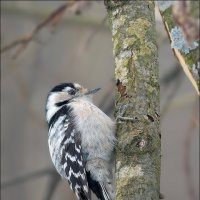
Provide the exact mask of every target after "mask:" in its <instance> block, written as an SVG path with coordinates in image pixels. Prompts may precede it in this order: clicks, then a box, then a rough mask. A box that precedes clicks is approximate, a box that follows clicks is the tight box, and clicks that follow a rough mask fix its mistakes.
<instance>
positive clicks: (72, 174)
mask: <svg viewBox="0 0 200 200" xmlns="http://www.w3.org/2000/svg"><path fill="white" fill-rule="evenodd" d="M61 146H63V148H62V152H61V164H62V166H63V167H64V172H65V174H66V177H67V179H68V182H69V184H70V187H71V188H72V190H74V192H75V193H76V196H77V197H78V199H80V200H89V199H90V192H89V188H88V182H87V176H86V170H85V163H84V161H83V155H82V148H81V139H80V134H79V132H78V131H77V130H76V129H75V126H73V123H69V124H68V126H67V128H66V130H65V136H64V138H63V140H62V142H61Z"/></svg>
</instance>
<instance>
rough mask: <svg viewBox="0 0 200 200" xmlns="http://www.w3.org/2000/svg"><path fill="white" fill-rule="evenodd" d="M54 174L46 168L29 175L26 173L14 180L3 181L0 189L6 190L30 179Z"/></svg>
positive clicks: (50, 169)
mask: <svg viewBox="0 0 200 200" xmlns="http://www.w3.org/2000/svg"><path fill="white" fill-rule="evenodd" d="M55 173H56V172H55V170H54V169H52V168H46V169H42V170H38V171H35V172H31V173H28V174H26V175H23V176H20V177H17V178H14V179H12V180H9V181H4V182H2V183H1V188H2V189H6V188H8V187H11V186H14V185H16V184H21V183H24V182H26V181H29V180H32V179H35V178H38V177H42V176H46V175H54V174H55ZM56 174H57V173H56Z"/></svg>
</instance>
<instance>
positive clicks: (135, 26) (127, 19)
mask: <svg viewBox="0 0 200 200" xmlns="http://www.w3.org/2000/svg"><path fill="white" fill-rule="evenodd" d="M105 5H106V8H107V11H108V16H109V20H110V25H111V30H112V40H113V53H114V58H115V79H116V85H117V92H116V107H115V114H116V118H117V119H118V124H117V139H118V145H117V148H116V188H117V189H116V199H117V200H158V199H159V192H160V154H161V142H160V129H159V123H160V122H159V118H160V116H159V112H160V109H159V104H160V101H159V75H158V74H159V71H158V51H157V44H156V30H155V16H154V2H153V1H139V0H138V1H128V0H127V1H114V0H113V1H111V0H105ZM122 115H123V116H122Z"/></svg>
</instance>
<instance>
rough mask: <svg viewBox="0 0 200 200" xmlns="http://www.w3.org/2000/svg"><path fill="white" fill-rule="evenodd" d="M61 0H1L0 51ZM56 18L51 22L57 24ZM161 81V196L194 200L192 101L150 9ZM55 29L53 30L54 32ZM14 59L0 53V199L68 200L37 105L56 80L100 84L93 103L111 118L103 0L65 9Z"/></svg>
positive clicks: (194, 108)
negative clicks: (155, 33) (157, 50)
mask: <svg viewBox="0 0 200 200" xmlns="http://www.w3.org/2000/svg"><path fill="white" fill-rule="evenodd" d="M63 3H64V2H62V1H35V2H33V1H1V47H2V46H5V45H7V44H9V43H10V42H12V41H14V40H15V39H16V38H20V37H22V36H24V35H26V34H29V33H31V31H32V30H33V29H34V28H35V27H36V26H37V25H38V24H39V23H40V22H41V21H42V20H44V19H45V18H47V17H48V16H49V14H50V13H51V12H52V11H54V10H56V9H57V8H58V7H59V6H61V5H63ZM58 20H59V19H58ZM156 22H157V35H158V46H159V64H160V84H161V96H160V99H161V132H162V166H161V193H162V194H163V195H164V196H165V200H174V199H176V200H197V199H199V127H198V120H199V102H198V97H197V94H196V91H195V89H194V88H193V86H192V84H191V82H190V81H189V80H188V79H187V77H186V76H185V74H184V72H183V71H182V68H181V67H180V66H179V64H178V62H177V60H176V58H175V57H174V54H173V52H172V50H171V47H170V44H169V40H168V38H167V34H166V33H165V30H164V27H163V25H162V22H161V19H160V16H159V14H158V13H157V12H156ZM55 25H57V26H56V27H55ZM23 48H24V47H23V46H22V48H21V49H17V52H19V51H20V50H22V51H21V53H20V54H18V55H16V48H15V47H14V48H12V49H11V50H9V51H6V52H5V53H3V54H2V55H1V198H2V200H11V199H12V200H13V199H16V200H21V199H24V200H36V199H37V200H50V199H51V200H63V199H68V200H74V199H75V197H74V195H73V193H72V192H71V190H70V189H69V187H68V184H67V183H66V182H65V181H64V180H61V179H60V177H59V176H58V175H57V173H55V171H54V168H53V166H52V163H51V160H50V156H49V152H48V146H47V145H48V144H47V137H48V130H47V125H46V122H45V112H44V111H45V100H46V96H47V93H48V92H49V90H50V89H51V88H52V87H53V86H54V85H56V84H58V83H61V82H78V83H80V84H82V85H83V86H85V87H88V88H95V87H101V88H102V90H101V92H99V93H98V94H97V95H96V96H95V98H94V101H95V103H96V104H97V105H98V106H99V107H101V109H103V110H104V112H106V113H107V114H108V115H110V116H111V117H113V108H114V88H115V83H114V59H113V54H112V40H111V31H110V30H109V26H108V22H107V21H106V9H105V7H104V4H103V1H100V2H92V1H89V2H86V1H85V3H83V4H82V5H81V6H80V7H78V8H77V7H76V8H73V9H70V10H69V11H67V12H65V15H64V18H63V19H62V20H61V21H60V23H56V21H55V24H52V26H47V27H44V28H43V29H42V30H41V31H40V32H39V33H38V34H37V35H36V36H35V37H34V38H33V40H32V41H31V42H30V43H29V44H28V45H27V47H26V48H25V49H23Z"/></svg>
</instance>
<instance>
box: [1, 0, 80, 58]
mask: <svg viewBox="0 0 200 200" xmlns="http://www.w3.org/2000/svg"><path fill="white" fill-rule="evenodd" d="M76 3H77V1H76V0H73V1H67V3H65V4H63V5H62V6H60V7H59V8H57V9H56V10H55V11H53V12H52V13H51V14H50V15H49V16H48V17H47V18H46V19H44V20H43V21H42V22H41V23H39V24H38V25H37V26H36V27H35V29H34V30H33V31H32V32H31V33H30V34H28V35H24V36H22V37H20V38H17V39H16V40H15V41H13V42H11V43H10V44H8V45H6V46H4V47H3V48H2V49H1V53H4V52H6V51H8V50H10V49H12V48H14V47H18V49H17V51H16V53H15V55H14V58H16V57H17V56H18V55H19V54H20V53H21V52H22V51H24V50H25V48H26V47H27V45H28V44H29V43H30V42H31V41H33V40H34V39H35V37H36V35H37V33H38V32H39V31H41V29H43V28H44V27H46V26H47V25H49V24H51V26H52V27H55V26H56V25H58V23H59V22H60V21H61V19H62V17H63V15H64V12H65V11H66V10H67V8H70V7H72V6H74V5H75V4H76Z"/></svg>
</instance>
